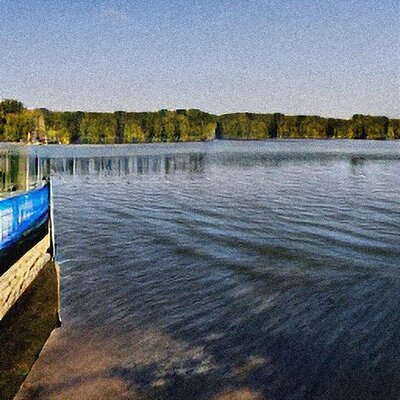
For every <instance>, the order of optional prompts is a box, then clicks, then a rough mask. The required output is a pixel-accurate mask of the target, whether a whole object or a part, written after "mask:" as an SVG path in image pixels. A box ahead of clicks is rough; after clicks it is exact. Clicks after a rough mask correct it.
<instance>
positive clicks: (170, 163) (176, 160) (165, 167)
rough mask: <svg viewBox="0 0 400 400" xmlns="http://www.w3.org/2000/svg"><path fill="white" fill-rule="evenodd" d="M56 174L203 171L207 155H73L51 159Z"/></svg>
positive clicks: (103, 174) (51, 166)
mask: <svg viewBox="0 0 400 400" xmlns="http://www.w3.org/2000/svg"><path fill="white" fill-rule="evenodd" d="M48 165H49V171H50V172H51V173H52V174H55V175H97V176H99V175H100V176H121V175H132V174H133V175H136V174H173V173H176V172H182V171H187V172H189V173H202V172H203V171H204V165H205V155H204V154H189V155H186V154H184V155H158V156H157V155H153V156H151V155H149V156H130V157H129V156H121V157H93V158H89V157H71V158H54V159H49V160H48Z"/></svg>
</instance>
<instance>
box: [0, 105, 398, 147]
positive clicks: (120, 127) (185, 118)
mask: <svg viewBox="0 0 400 400" xmlns="http://www.w3.org/2000/svg"><path fill="white" fill-rule="evenodd" d="M274 138H276V139H301V138H310V139H330V138H332V139H380V140H385V139H400V119H389V118H387V117H378V116H365V115H354V116H353V118H351V119H348V120H346V119H338V118H323V117H319V116H308V115H298V116H287V115H284V114H279V113H275V114H254V113H234V114H224V115H219V116H218V115H213V114H208V113H206V112H202V111H200V110H195V109H189V110H183V109H182V110H174V111H170V110H160V111H157V112H125V111H116V112H114V113H98V112H81V111H75V112H71V111H66V112H60V111H49V110H47V109H44V108H40V109H35V110H28V109H26V108H25V107H24V106H23V104H22V103H21V102H18V101H16V100H4V101H2V102H1V103H0V141H11V142H16V141H20V142H25V141H34V140H37V141H40V140H43V139H46V141H47V142H49V143H64V144H68V143H107V144H113V143H157V142H188V141H206V140H213V139H233V140H235V139H274Z"/></svg>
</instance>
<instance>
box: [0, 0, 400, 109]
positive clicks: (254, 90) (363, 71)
mask: <svg viewBox="0 0 400 400" xmlns="http://www.w3.org/2000/svg"><path fill="white" fill-rule="evenodd" d="M399 32H400V0H380V1H376V0H374V1H372V0H335V1H334V0H302V1H301V0H269V1H267V0H247V1H233V0H201V1H200V0H199V1H195V0H193V1H184V0H170V1H166V0H136V1H134V0H132V1H128V0H114V1H109V0H99V1H93V0H74V1H72V0H70V1H56V0H47V1H39V0H23V1H21V0H0V97H2V98H17V99H19V100H21V101H22V102H23V103H24V104H25V105H26V106H27V107H35V108H36V107H46V108H49V109H52V110H82V111H89V110H91V111H115V110H127V111H152V110H157V109H161V108H167V109H176V108H199V109H202V110H204V111H208V112H212V113H217V114H221V113H227V112H236V111H250V112H262V113H264V112H265V113H269V112H282V113H284V114H288V115H290V114H311V115H323V116H337V117H351V116H352V115H353V114H356V113H361V114H372V115H387V116H389V117H400V60H399V57H400V56H399V51H400V43H399V42H400V36H399Z"/></svg>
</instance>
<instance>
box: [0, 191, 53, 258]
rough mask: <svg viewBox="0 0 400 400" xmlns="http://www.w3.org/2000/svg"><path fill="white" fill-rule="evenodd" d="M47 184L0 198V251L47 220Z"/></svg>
mask: <svg viewBox="0 0 400 400" xmlns="http://www.w3.org/2000/svg"><path fill="white" fill-rule="evenodd" d="M48 216H49V185H48V184H46V185H45V186H43V187H41V188H40V189H34V190H31V191H29V192H27V193H23V194H20V195H16V196H13V197H8V198H6V199H4V200H0V251H1V250H4V249H6V248H8V247H10V246H12V245H13V244H15V243H18V241H19V240H20V239H21V238H22V237H23V236H24V235H26V234H27V233H29V232H30V231H31V230H32V229H35V228H37V227H38V226H40V225H41V224H42V223H44V222H45V221H47V220H48Z"/></svg>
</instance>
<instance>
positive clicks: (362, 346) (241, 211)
mask: <svg viewBox="0 0 400 400" xmlns="http://www.w3.org/2000/svg"><path fill="white" fill-rule="evenodd" d="M33 152H34V154H38V155H39V156H41V157H44V158H46V157H50V158H51V160H50V167H51V169H52V171H53V175H54V201H55V218H56V228H57V242H58V259H59V261H60V263H61V271H62V310H63V313H62V314H63V318H64V327H63V328H62V329H61V330H60V331H59V332H58V333H57V335H58V336H57V335H56V337H55V338H54V340H53V343H52V344H51V345H50V349H51V351H47V352H45V353H44V354H43V356H42V357H41V360H39V363H38V364H37V366H36V369H35V370H34V372H33V377H34V378H33V380H32V382H31V383H30V384H31V385H32V387H35V385H36V387H39V389H37V390H36V389H35V390H36V392H35V393H36V394H35V396H36V397H35V398H41V397H40V396H42V398H64V397H62V396H65V398H83V397H80V396H81V395H82V393H85V396H89V397H87V398H92V397H90V396H91V395H92V394H93V393H94V394H93V396H95V395H96V394H95V393H96V392H97V394H99V393H103V394H104V393H106V391H107V390H114V392H112V393H114V395H113V396H114V397H112V396H111V395H110V396H111V397H110V398H179V399H187V398H193V399H212V398H215V399H225V398H244V399H261V398H262V399H264V398H265V399H285V400H286V399H346V400H348V399H398V398H399V397H400V335H399V332H400V241H399V234H400V143H398V142H347V141H341V142H338V141H335V142H330V141H324V142H314V141H296V142H262V143H261V142H260V143H257V142H256V143H254V142H253V143H247V142H246V143H243V142H214V143H206V144H187V145H186V144H185V145H144V146H139V145H137V146H121V147H115V148H114V147H68V148H63V147H41V148H35V149H34V150H33ZM111 154H113V155H115V157H111V156H110V155H111ZM55 370H57V373H54V371H55ZM54 374H55V375H54ZM28 382H29V379H28ZM96 385H97V386H96ZM105 388H107V389H105ZM110 388H111V389H110ZM233 393H235V394H236V395H237V396H239V395H240V394H241V395H243V396H244V397H234V394H233ZM46 396H47V397H46ZM52 396H53V397H52ZM68 396H69V397H68ZM71 396H72V397H71ZM224 396H226V397H224ZM93 398H102V397H93ZM104 398H106V397H104Z"/></svg>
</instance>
